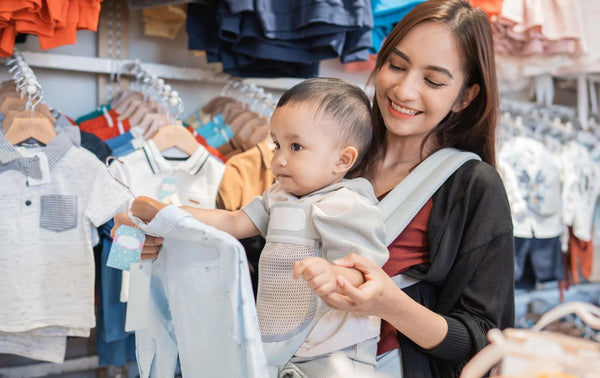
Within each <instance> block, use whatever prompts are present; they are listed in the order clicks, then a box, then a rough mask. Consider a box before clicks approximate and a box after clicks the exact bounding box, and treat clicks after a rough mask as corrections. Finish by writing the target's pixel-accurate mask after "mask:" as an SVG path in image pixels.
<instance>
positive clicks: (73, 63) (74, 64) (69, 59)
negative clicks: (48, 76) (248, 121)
mask: <svg viewBox="0 0 600 378" xmlns="http://www.w3.org/2000/svg"><path fill="white" fill-rule="evenodd" d="M21 54H22V56H23V57H24V58H25V59H27V61H28V62H29V65H30V66H32V67H40V68H48V69H56V70H67V71H76V72H89V73H98V74H108V75H115V74H117V73H118V72H119V69H120V68H121V67H123V66H126V65H129V64H131V63H133V62H134V60H129V59H125V60H115V59H108V58H96V57H85V56H75V55H65V54H52V53H46V52H34V51H22V52H21ZM143 64H144V67H146V68H147V69H148V70H149V71H150V72H153V73H155V74H156V75H157V76H158V77H161V78H163V79H169V80H181V81H197V82H198V81H199V82H204V83H214V84H226V83H227V82H228V81H230V80H235V79H236V78H235V77H233V76H231V75H229V74H226V73H224V72H222V71H221V69H220V68H191V67H179V66H173V65H167V64H157V63H143ZM122 71H123V70H122V69H121V72H122ZM238 80H241V81H243V82H245V83H248V84H252V83H253V84H255V85H257V86H259V87H263V88H270V89H276V90H286V89H288V88H290V87H292V86H293V85H295V84H297V83H298V82H300V81H301V80H300V79H288V78H285V79H238Z"/></svg>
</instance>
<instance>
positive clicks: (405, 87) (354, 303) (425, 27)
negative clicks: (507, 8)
mask: <svg viewBox="0 0 600 378" xmlns="http://www.w3.org/2000/svg"><path fill="white" fill-rule="evenodd" d="M495 74H496V71H495V65H494V54H493V46H492V36H491V30H490V25H489V21H488V18H487V17H486V15H485V14H484V13H483V12H482V11H481V10H478V9H473V8H472V7H471V6H470V5H469V3H468V2H466V1H463V0H430V1H426V2H424V3H421V4H420V5H418V6H416V7H415V8H414V9H413V10H412V11H411V12H410V13H409V14H408V15H407V16H406V17H404V18H403V19H402V20H401V21H400V22H399V23H398V24H397V25H396V27H395V28H394V29H393V31H392V32H391V34H390V35H389V36H388V37H387V39H386V41H385V43H384V45H383V46H382V48H381V51H380V52H379V55H378V57H377V62H376V67H375V69H374V71H373V73H372V75H371V78H370V82H371V83H373V84H374V88H375V95H374V104H373V122H374V136H373V142H372V143H371V147H370V149H369V151H368V152H367V155H366V157H365V159H364V160H363V161H362V163H361V164H360V165H359V166H358V167H357V168H356V169H355V170H354V171H353V176H363V177H366V178H367V179H369V180H370V181H371V183H372V184H373V187H374V189H375V193H376V195H377V196H378V197H379V198H380V199H381V198H383V197H385V195H386V194H387V193H388V192H389V191H390V190H391V189H392V188H394V187H395V186H396V185H397V184H398V183H399V182H400V181H402V180H403V179H404V178H405V177H406V176H407V175H408V174H409V173H410V171H411V169H413V168H414V167H415V166H417V165H418V164H419V163H420V162H421V161H423V160H424V159H425V158H426V157H427V156H429V155H431V154H432V153H433V152H435V151H437V150H438V149H440V148H444V147H454V148H457V149H460V150H466V151H471V152H474V153H476V154H478V155H479V156H480V157H481V158H482V160H483V161H482V162H480V161H474V160H472V161H470V162H467V163H465V164H464V165H463V166H461V167H460V168H459V169H458V170H457V171H456V172H455V173H454V174H453V175H451V176H450V177H449V178H448V179H447V180H446V182H445V183H444V184H443V185H442V187H441V188H440V189H439V190H437V192H436V193H435V194H434V195H433V197H432V198H431V199H430V200H429V202H428V203H427V204H426V205H425V206H424V207H423V208H422V209H421V211H420V212H419V213H418V214H417V215H416V216H415V218H413V220H412V221H411V223H410V224H409V225H408V227H407V228H406V229H405V230H404V231H403V232H402V233H401V234H400V235H399V237H398V238H397V239H396V240H395V241H394V242H393V243H392V244H391V245H390V246H389V252H390V260H389V261H388V262H387V263H386V264H385V265H384V266H383V268H378V267H377V266H376V265H375V264H373V263H371V262H370V261H368V260H366V259H364V258H361V257H359V256H356V255H350V256H349V257H347V258H345V259H343V260H341V261H339V262H338V264H340V265H343V266H346V267H354V268H356V269H358V270H360V271H362V272H363V274H364V277H365V283H364V284H362V285H361V286H360V287H358V288H355V287H353V286H352V285H350V284H349V283H348V282H347V281H346V280H344V279H343V278H341V277H340V278H338V285H339V291H341V293H332V294H330V295H328V296H325V297H323V299H324V300H325V301H326V302H328V303H329V304H330V305H332V306H334V307H337V308H339V309H344V310H348V311H352V312H355V313H359V314H364V315H375V316H378V317H380V318H382V319H383V325H382V333H381V339H380V342H379V345H378V347H379V348H378V369H379V370H382V371H385V372H387V373H390V374H392V375H393V376H395V377H399V376H402V372H403V375H404V376H405V377H409V378H413V377H458V376H459V374H460V371H461V369H462V367H463V366H464V364H465V363H466V362H467V361H468V360H469V359H470V358H471V357H473V355H474V354H475V353H476V352H478V351H479V350H480V349H482V348H483V347H484V346H485V345H486V344H487V339H486V333H487V331H488V330H489V329H491V328H501V329H502V328H505V327H510V326H513V324H514V285H513V276H514V262H513V253H514V252H513V235H512V223H511V218H510V210H509V205H508V200H507V198H506V193H505V191H504V187H503V184H502V181H501V179H500V177H499V175H498V174H497V172H496V170H495V169H494V165H495V148H494V147H495V132H496V121H497V110H498V92H497V83H496V77H495ZM399 273H403V274H404V275H406V276H409V277H413V278H417V279H420V280H421V281H420V282H419V283H417V284H415V285H413V286H411V287H408V288H405V289H404V290H400V289H399V288H398V287H397V286H396V285H395V284H394V282H393V281H392V279H391V278H390V276H394V275H397V274H399Z"/></svg>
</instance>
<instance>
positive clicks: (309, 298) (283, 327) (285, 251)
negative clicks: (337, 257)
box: [256, 242, 317, 341]
mask: <svg viewBox="0 0 600 378" xmlns="http://www.w3.org/2000/svg"><path fill="white" fill-rule="evenodd" d="M311 256H315V250H314V248H312V247H307V246H303V245H299V244H290V243H273V242H267V243H266V244H265V248H264V249H263V251H262V253H261V256H260V262H259V265H258V269H259V273H260V279H259V280H258V295H257V302H256V309H257V312H258V324H259V326H260V332H261V334H262V336H263V340H265V341H281V340H285V339H287V338H289V337H291V336H293V335H294V334H296V333H298V332H300V331H301V330H302V329H303V328H304V327H306V326H307V325H308V324H309V323H310V321H311V320H312V318H313V317H314V314H315V311H316V304H317V302H316V297H315V296H314V295H313V292H312V291H311V290H310V288H309V287H308V284H307V283H306V281H304V280H303V279H299V280H298V281H296V280H294V278H293V277H292V269H293V264H294V262H295V261H298V260H301V259H304V258H307V257H311Z"/></svg>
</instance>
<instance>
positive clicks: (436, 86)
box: [425, 79, 446, 88]
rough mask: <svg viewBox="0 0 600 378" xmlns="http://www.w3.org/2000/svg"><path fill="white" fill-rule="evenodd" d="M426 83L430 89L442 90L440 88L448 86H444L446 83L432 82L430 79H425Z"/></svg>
mask: <svg viewBox="0 0 600 378" xmlns="http://www.w3.org/2000/svg"><path fill="white" fill-rule="evenodd" d="M425 81H426V82H427V84H428V85H429V86H430V87H433V88H440V87H443V86H445V85H446V84H444V83H438V82H436V81H433V80H430V79H425Z"/></svg>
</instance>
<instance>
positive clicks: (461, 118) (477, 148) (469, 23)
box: [350, 0, 499, 177]
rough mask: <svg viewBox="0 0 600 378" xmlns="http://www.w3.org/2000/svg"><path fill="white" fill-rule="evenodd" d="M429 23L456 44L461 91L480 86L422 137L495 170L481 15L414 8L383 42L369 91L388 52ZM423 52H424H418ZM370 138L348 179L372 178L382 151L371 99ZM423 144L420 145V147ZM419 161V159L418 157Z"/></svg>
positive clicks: (446, 7) (463, 5) (494, 87)
mask: <svg viewBox="0 0 600 378" xmlns="http://www.w3.org/2000/svg"><path fill="white" fill-rule="evenodd" d="M423 22H434V23H439V24H444V25H446V26H448V28H449V30H450V31H451V33H452V34H453V35H454V38H455V40H456V42H457V45H458V47H459V49H460V53H461V57H462V62H461V63H462V66H463V71H464V74H465V83H464V85H463V90H462V91H461V96H459V98H458V101H459V102H461V100H462V98H461V97H462V93H464V91H465V89H466V88H468V87H470V86H472V85H474V84H479V93H478V94H477V95H476V96H475V98H474V99H473V100H472V101H471V103H470V104H469V105H468V106H467V107H465V108H464V109H463V110H461V111H459V112H450V113H449V114H448V115H447V116H446V117H445V118H444V119H443V120H442V121H441V122H440V123H439V124H438V125H437V126H436V127H435V128H434V129H433V130H432V131H431V132H430V133H429V134H428V135H427V137H426V139H427V138H431V137H434V138H436V139H437V145H438V146H439V147H440V148H444V147H454V148H457V149H460V150H465V151H471V152H474V153H476V154H478V155H479V156H480V157H481V159H482V160H483V161H485V162H487V163H489V164H490V165H492V166H495V165H496V152H495V144H496V123H497V120H498V107H499V99H498V84H497V81H496V65H495V61H494V48H493V41H492V31H491V26H490V22H489V19H488V17H487V16H486V14H485V13H484V12H483V11H481V10H480V9H476V8H473V7H471V5H470V4H469V3H468V2H467V1H464V0H429V1H425V2H423V3H421V4H419V5H417V6H416V7H415V8H413V9H412V10H411V11H410V12H409V13H408V14H407V15H406V16H405V17H404V18H402V20H400V22H398V24H396V26H395V27H394V29H393V30H392V31H391V33H390V34H389V35H388V36H387V38H386V39H385V41H384V43H383V45H382V47H381V50H380V51H379V54H378V56H377V61H376V64H375V68H374V69H373V72H372V73H371V76H370V77H369V84H371V85H373V84H374V83H375V81H376V78H377V74H378V73H379V71H380V70H381V68H382V67H383V65H384V64H387V62H388V59H389V57H390V54H391V53H392V50H393V49H394V48H395V47H396V46H397V45H398V44H399V43H400V41H401V40H402V39H403V38H404V37H405V36H406V34H407V33H408V32H409V31H410V30H412V28H414V27H415V26H416V25H418V24H421V23H423ZM423 48H427V46H423ZM372 118H373V138H372V141H371V145H370V146H369V149H368V150H367V153H366V155H365V158H364V159H363V160H362V162H361V164H359V165H358V166H357V167H356V168H355V169H353V171H352V172H351V173H350V176H353V177H355V176H363V175H364V174H365V173H367V172H373V170H374V169H375V168H376V166H377V163H378V162H379V161H380V160H381V159H383V157H384V156H385V152H386V150H387V146H386V142H385V132H386V127H385V123H384V122H383V118H382V116H381V111H380V109H379V104H378V103H377V96H375V95H374V96H373V108H372ZM423 143H424V142H423ZM423 158H424V157H423Z"/></svg>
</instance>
